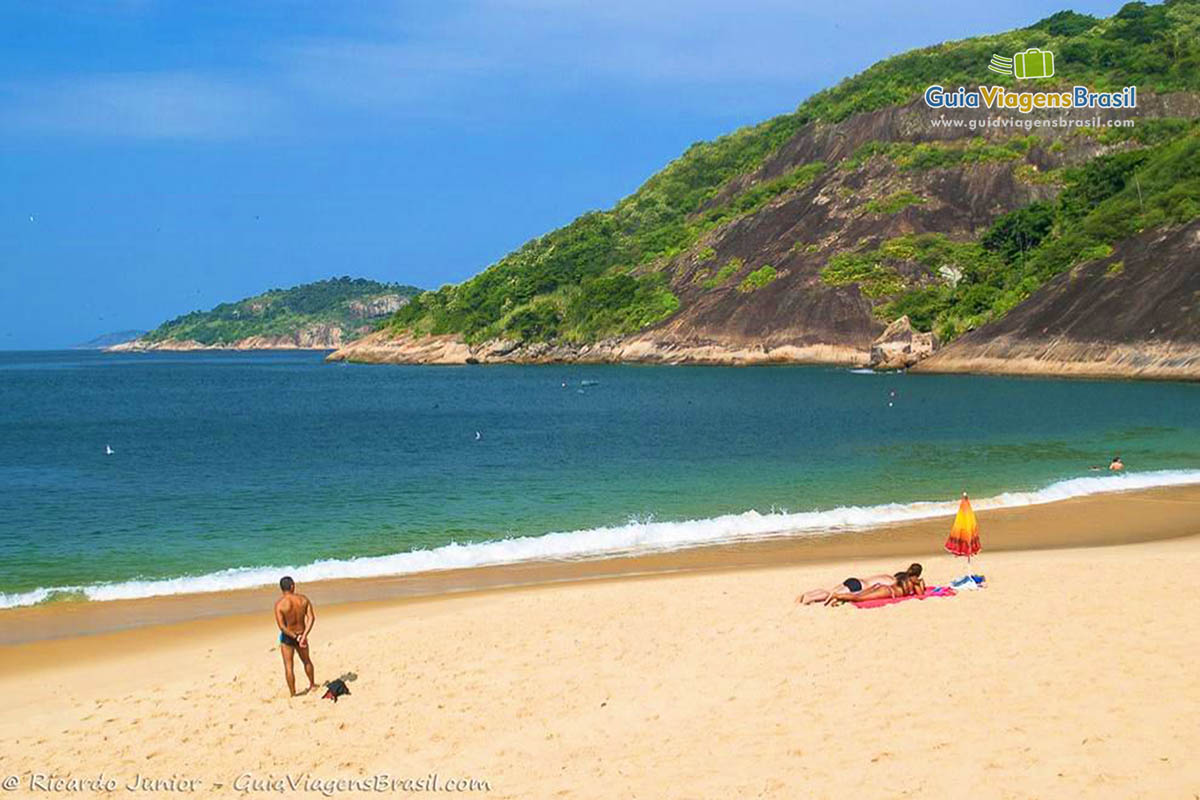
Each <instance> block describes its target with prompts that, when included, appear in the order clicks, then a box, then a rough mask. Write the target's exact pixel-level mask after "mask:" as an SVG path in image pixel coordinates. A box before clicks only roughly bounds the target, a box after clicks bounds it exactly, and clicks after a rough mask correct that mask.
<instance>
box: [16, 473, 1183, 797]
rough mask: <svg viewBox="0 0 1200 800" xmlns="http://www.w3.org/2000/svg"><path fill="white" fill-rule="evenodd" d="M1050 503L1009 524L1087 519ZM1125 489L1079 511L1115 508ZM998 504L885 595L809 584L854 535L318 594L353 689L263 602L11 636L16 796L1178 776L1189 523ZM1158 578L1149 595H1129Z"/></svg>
mask: <svg viewBox="0 0 1200 800" xmlns="http://www.w3.org/2000/svg"><path fill="white" fill-rule="evenodd" d="M1125 499H1129V498H1125ZM1061 505H1062V506H1068V505H1070V506H1072V507H1074V506H1078V505H1080V504H1078V503H1071V501H1064V502H1063V503H1062V504H1061ZM1127 505H1128V506H1131V508H1130V509H1129V512H1128V516H1127V518H1128V519H1129V520H1134V521H1136V520H1139V519H1140V520H1142V521H1143V522H1145V521H1150V522H1151V523H1153V520H1154V519H1158V523H1153V524H1149V525H1145V524H1142V525H1140V526H1138V527H1137V529H1136V530H1131V531H1126V532H1125V533H1126V534H1129V533H1132V534H1134V535H1151V534H1153V533H1155V532H1156V529H1157V532H1158V533H1170V532H1172V531H1175V532H1178V533H1181V534H1185V533H1186V532H1191V533H1193V534H1196V533H1200V531H1198V530H1197V527H1198V525H1200V523H1198V520H1197V515H1196V514H1195V511H1196V509H1197V498H1195V497H1191V498H1184V497H1179V496H1177V497H1173V498H1172V497H1165V496H1164V497H1158V498H1148V499H1147V498H1140V499H1139V500H1138V501H1137V502H1130V503H1128V504H1127ZM1093 506H1094V504H1093ZM1172 506H1174V507H1175V509H1176V513H1174V514H1171V513H1165V516H1166V517H1174V518H1181V517H1186V522H1185V524H1184V525H1183V526H1182V527H1181V528H1178V529H1175V528H1173V527H1171V526H1167V528H1166V529H1164V528H1163V527H1162V524H1161V523H1164V522H1165V520H1164V519H1163V515H1164V512H1165V511H1169V509H1170V507H1172ZM1046 509H1047V507H1040V508H1032V509H1023V510H1025V511H1037V512H1039V513H1036V514H1033V515H1032V516H1030V517H1029V518H1027V519H1026V520H1024V522H1023V523H1022V522H1021V521H1019V520H1014V521H1013V524H1015V525H1017V526H1018V527H1020V526H1022V525H1024V526H1028V525H1029V524H1032V523H1045V524H1056V523H1057V522H1060V521H1063V520H1066V519H1067V518H1068V517H1070V516H1072V514H1067V515H1060V514H1057V513H1056V514H1054V515H1047V514H1046V513H1044V512H1045V511H1046ZM1111 511H1112V509H1111V508H1106V509H1100V508H1098V507H1093V508H1092V509H1091V510H1090V511H1088V512H1087V513H1086V514H1085V513H1083V512H1082V511H1081V510H1080V509H1079V508H1074V510H1073V512H1074V513H1073V515H1074V516H1076V517H1085V518H1086V519H1085V521H1090V522H1094V523H1100V522H1103V521H1104V519H1105V518H1106V516H1107V514H1109V513H1110V512H1111ZM982 526H983V528H982V533H983V536H984V547H985V551H984V553H983V554H982V555H981V557H980V558H979V559H978V561H977V564H976V566H977V569H978V571H980V572H982V573H984V574H986V575H987V576H988V579H989V581H988V582H989V586H988V588H987V590H986V591H976V592H962V593H959V594H958V595H957V596H955V597H950V598H945V599H936V600H928V601H924V602H909V603H903V604H900V605H895V606H889V607H885V608H882V609H870V610H862V609H856V608H853V607H848V606H843V607H841V608H825V607H822V606H819V605H818V606H799V605H796V604H795V603H794V602H793V598H794V597H795V595H796V594H797V593H798V592H800V591H803V590H805V589H808V588H812V587H813V586H827V585H830V583H831V582H832V581H836V580H838V579H840V578H841V577H842V576H844V575H847V574H856V573H858V574H861V572H859V570H867V569H878V568H880V567H885V566H891V565H890V564H888V563H887V562H881V561H880V560H879V558H880V557H878V556H869V555H863V554H861V553H860V554H857V555H855V556H853V557H850V558H841V557H839V559H835V560H833V561H830V562H826V561H813V562H810V563H793V564H770V565H763V566H762V568H731V569H714V570H708V571H692V572H684V573H675V574H672V575H668V576H660V575H654V576H646V575H642V576H636V575H627V576H625V577H623V578H621V579H617V580H580V581H573V582H567V583H558V584H546V585H540V586H537V587H532V588H528V589H524V590H520V591H501V590H491V591H477V592H473V593H466V594H459V595H449V596H441V597H432V598H425V599H422V600H411V599H410V600H378V601H375V602H366V603H349V604H343V605H322V602H323V601H322V599H321V597H320V596H317V597H316V598H315V599H316V601H317V604H318V621H317V626H316V628H315V629H314V634H313V645H312V652H313V660H314V662H315V665H316V680H317V683H318V685H320V684H321V683H322V682H324V681H328V680H331V679H333V678H334V677H343V678H344V679H345V680H348V681H349V686H350V688H351V695H350V696H349V697H344V698H342V700H341V702H339V703H337V704H336V705H335V704H333V703H330V702H328V701H325V700H322V699H321V696H320V692H319V691H318V692H313V693H310V694H307V695H305V694H301V695H299V696H296V697H291V698H289V697H288V696H287V692H286V689H285V687H284V685H283V680H282V674H281V672H282V671H281V669H280V658H279V647H278V645H277V643H276V640H275V637H274V636H272V629H273V624H272V621H271V619H270V614H269V606H268V607H267V609H266V610H265V611H264V610H263V609H259V611H258V613H255V614H243V615H239V616H235V617H224V618H219V619H207V620H200V621H194V622H185V623H177V624H173V625H161V626H157V627H148V628H140V629H136V630H126V631H120V632H116V633H108V634H102V635H99V636H95V637H86V638H84V637H76V638H71V639H59V640H54V641H43V642H34V643H31V644H25V645H18V646H12V647H7V648H0V652H2V653H3V654H4V658H2V659H0V691H2V692H4V694H5V696H6V697H7V698H8V702H7V703H6V704H5V709H4V711H3V712H2V713H0V743H3V747H4V752H5V753H6V754H9V753H11V754H12V757H11V758H8V759H7V761H6V763H7V766H8V769H7V770H6V773H7V774H8V775H9V776H11V780H13V781H15V782H14V783H9V784H6V789H14V790H24V789H26V788H28V789H30V791H29V792H28V796H32V795H33V794H35V793H37V794H40V793H44V792H41V791H35V790H34V789H33V787H32V785H31V784H32V783H33V782H34V780H35V778H36V776H46V775H53V776H58V777H59V778H62V779H64V780H70V779H75V780H85V779H88V778H94V777H95V776H96V775H97V774H103V775H104V776H105V777H106V778H111V779H113V780H115V781H117V782H118V785H119V786H125V785H128V784H129V783H130V782H132V781H136V780H145V781H170V780H176V781H180V782H188V784H189V785H190V786H192V787H193V791H198V792H201V793H204V794H207V795H209V796H214V797H226V796H228V797H245V796H246V795H247V793H248V791H247V790H246V788H245V787H246V785H247V784H246V781H247V780H262V781H267V782H268V783H269V782H270V781H273V780H274V781H282V782H283V783H284V784H286V783H287V782H289V781H291V780H300V781H305V780H308V779H313V780H315V781H317V782H318V785H323V786H336V785H348V786H352V787H353V786H355V784H353V783H352V782H353V781H356V780H358V781H362V780H363V779H370V778H371V777H372V776H378V775H385V776H393V777H397V778H401V779H416V778H419V777H421V776H427V775H430V774H432V773H436V774H438V775H440V776H442V777H443V778H451V779H461V778H472V779H477V780H481V781H485V782H486V783H487V789H486V790H485V791H484V792H480V793H478V794H481V795H482V796H488V797H496V798H511V799H512V800H517V798H527V797H555V796H561V797H571V798H581V799H582V798H589V799H590V798H596V799H597V800H600V798H605V799H606V798H610V797H612V796H614V794H618V795H624V794H630V795H636V796H639V797H640V796H642V789H645V788H646V787H652V788H651V789H650V791H651V792H652V794H653V796H656V797H663V798H672V799H674V798H678V800H684V798H695V797H754V796H760V797H768V798H791V797H795V796H797V794H802V795H804V796H812V797H840V796H843V795H846V794H851V793H853V794H858V793H862V792H875V793H878V792H879V788H878V787H880V786H886V787H898V789H899V791H898V792H897V793H896V796H904V797H917V796H942V795H953V793H954V792H956V791H958V792H960V791H961V788H962V787H963V786H972V787H974V788H973V789H972V791H973V793H974V794H977V795H979V796H981V797H997V798H999V797H1006V798H1007V797H1047V796H1067V797H1095V798H1110V797H1111V798H1114V800H1115V798H1122V800H1124V798H1134V797H1137V798H1143V797H1144V798H1159V797H1183V796H1191V795H1192V794H1193V793H1194V791H1195V788H1196V787H1197V786H1198V785H1200V766H1198V765H1197V762H1196V760H1195V759H1194V758H1193V757H1192V754H1193V752H1194V750H1195V748H1196V747H1197V746H1200V728H1198V727H1197V726H1196V725H1195V723H1194V720H1195V719H1196V715H1197V714H1200V696H1197V694H1196V692H1195V679H1194V677H1193V674H1194V670H1193V669H1192V665H1193V664H1194V661H1195V659H1196V658H1197V657H1200V624H1198V623H1200V618H1197V617H1196V615H1194V614H1188V613H1186V612H1184V613H1180V612H1178V611H1174V610H1172V609H1171V608H1170V607H1169V605H1164V602H1163V599H1162V598H1163V597H1164V596H1165V597H1168V598H1170V597H1184V598H1186V597H1187V596H1188V595H1187V593H1188V591H1190V589H1191V585H1190V581H1191V578H1190V575H1192V574H1194V573H1195V571H1196V570H1197V569H1200V535H1191V536H1186V535H1185V536H1184V537H1183V538H1175V539H1170V540H1162V541H1145V542H1140V543H1133V544H1116V545H1115V546H1111V547H1105V546H1076V547H1070V548H1067V549H1062V548H1045V549H1038V550H1036V551H1034V550H1027V549H1020V548H1021V547H1022V543H1021V542H1019V541H1005V532H1004V531H1002V530H1001V527H1002V524H1001V523H1000V522H998V521H997V520H996V519H994V518H993V519H984V520H983V521H982ZM1108 527H1109V529H1110V531H1109V532H1110V533H1111V532H1113V531H1112V528H1113V526H1108ZM944 532H945V531H944V530H941V531H939V534H941V535H942V536H944ZM1046 541H1047V540H1045V539H1042V540H1040V541H1038V542H1036V543H1035V544H1036V545H1045V544H1046ZM937 546H940V538H939V543H938V545H937ZM1010 547H1011V548H1013V549H1006V548H1010ZM997 549H1000V552H997ZM906 561H907V559H906V560H905V562H906ZM925 567H926V576H927V577H928V579H929V580H930V582H933V583H945V582H946V581H948V580H949V579H950V578H951V577H952V576H953V575H957V574H960V573H961V572H962V571H963V569H964V567H965V564H964V563H963V562H962V561H961V560H960V559H954V558H952V557H951V556H949V555H943V556H941V557H939V558H937V559H935V560H926V561H925ZM1149 583H1153V585H1154V586H1155V587H1156V590H1155V592H1147V591H1137V590H1136V589H1133V588H1132V586H1144V585H1148V584H1149ZM1131 584H1132V586H1131ZM301 588H302V589H303V588H304V587H301ZM1098 588H1099V589H1100V590H1098ZM312 593H313V594H314V595H315V594H316V592H315V591H313V592H312ZM301 685H303V684H301ZM864 715H867V716H869V717H870V720H869V722H868V723H863V724H856V723H853V722H850V723H848V722H847V721H848V720H854V719H859V718H862V717H863V716H864ZM314 754H315V755H314ZM239 781H241V783H239ZM997 781H1000V783H999V784H997V783H996V782H997ZM797 787H802V788H800V789H799V790H798V789H797ZM117 791H119V789H118V790H117ZM283 791H284V790H283V789H279V790H277V791H274V792H272V793H281V792H283ZM249 793H259V792H258V791H257V790H256V791H253V792H249ZM296 793H297V794H309V793H312V794H313V796H317V795H316V794H315V793H313V792H311V791H300V792H296ZM885 793H886V792H885ZM80 794H82V795H85V796H105V797H107V796H111V794H112V792H111V791H94V792H93V791H88V790H86V789H85V790H83V791H81V792H80ZM367 794H372V795H374V794H375V791H373V790H372V789H371V788H370V787H369V786H368V787H365V788H362V789H357V788H349V789H345V790H337V791H335V792H334V794H333V795H331V796H355V797H357V796H365V795H367ZM17 795H18V796H26V794H25V793H23V791H17Z"/></svg>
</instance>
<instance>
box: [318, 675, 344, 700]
mask: <svg viewBox="0 0 1200 800" xmlns="http://www.w3.org/2000/svg"><path fill="white" fill-rule="evenodd" d="M344 694H350V689H349V687H347V686H346V682H345V681H343V680H342V679H341V678H338V679H337V680H333V681H330V682H329V683H327V684H325V694H323V695H321V699H322V700H332V701H333V702H335V703H336V702H337V699H338V698H339V697H341V696H342V695H344Z"/></svg>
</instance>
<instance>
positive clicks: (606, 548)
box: [0, 470, 1200, 608]
mask: <svg viewBox="0 0 1200 800" xmlns="http://www.w3.org/2000/svg"><path fill="white" fill-rule="evenodd" d="M1197 483H1200V470H1161V471H1156V472H1135V473H1126V474H1123V475H1097V476H1091V477H1080V478H1071V479H1067V480H1062V481H1057V482H1055V483H1052V484H1050V485H1049V486H1046V487H1045V488H1043V489H1038V490H1036V491H1030V492H1005V493H1002V494H999V495H996V496H994V497H986V498H981V499H978V500H973V501H972V503H973V505H974V506H975V508H976V509H977V510H987V509H992V508H1012V507H1017V506H1031V505H1040V504H1043V503H1053V502H1057V501H1059V500H1067V499H1069V498H1072V497H1083V496H1086V495H1093V494H1102V493H1108V492H1122V491H1131V490H1134V489H1150V488H1155V487H1165V486H1184V485H1188V484H1197ZM957 507H958V501H957V499H956V500H953V501H949V502H932V501H930V502H915V503H887V504H883V505H876V506H841V507H838V508H833V509H829V510H825V511H806V512H799V513H789V512H782V511H780V512H771V513H768V514H760V513H758V512H757V511H746V512H744V513H741V514H727V515H724V516H720V517H712V518H709V519H696V520H683V521H671V522H665V521H664V522H658V521H654V520H643V521H630V522H629V523H626V524H625V525H618V526H612V527H604V528H593V529H590V530H579V531H568V532H560V533H547V534H543V535H540V536H521V537H515V538H511V539H501V540H496V541H491V542H477V543H474V544H456V543H451V544H447V545H443V546H441V547H435V548H431V549H428V550H412V551H408V552H404V553H395V554H392V555H386V556H366V557H362V558H351V559H329V560H324V561H316V562H313V563H311V564H305V565H296V566H289V565H274V566H264V567H245V568H238V569H227V570H220V571H218V572H212V573H208V574H206V575H192V576H181V577H178V578H166V579H155V580H131V581H121V582H114V583H103V584H95V585H91V586H58V587H52V588H38V589H33V590H31V591H27V592H15V593H11V594H4V593H0V608H14V607H17V606H28V605H36V604H39V603H47V602H54V601H56V600H61V599H64V598H70V599H86V600H93V601H104V600H132V599H137V598H144V597H156V596H161V595H172V594H192V593H198V592H219V591H228V590H230V589H249V588H256V587H260V586H267V585H270V584H273V583H275V582H276V580H278V578H279V576H280V575H281V574H284V573H287V574H290V575H292V576H293V577H294V578H295V579H296V580H297V581H300V582H309V581H318V580H328V579H333V578H377V577H385V576H396V575H407V574H412V573H418V572H431V571H436V570H449V569H464V568H470V567H483V566H494V565H498V564H512V563H516V562H522V561H548V560H568V559H584V558H597V557H603V556H619V555H628V554H634V553H646V552H655V551H664V550H677V549H681V548H685V547H694V546H697V545H708V544H719V543H726V542H738V541H748V540H757V539H768V538H777V537H787V536H822V535H830V534H836V533H838V532H839V531H847V530H863V529H867V528H873V527H877V526H880V525H886V524H889V523H896V522H909V521H913V520H920V519H929V518H933V517H943V516H950V515H952V514H953V513H954V512H955V510H956V509H957Z"/></svg>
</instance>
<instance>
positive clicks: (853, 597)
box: [825, 572, 925, 606]
mask: <svg viewBox="0 0 1200 800" xmlns="http://www.w3.org/2000/svg"><path fill="white" fill-rule="evenodd" d="M894 577H895V579H896V581H895V583H893V584H892V585H890V586H884V585H879V586H873V587H871V588H870V589H863V590H862V591H861V592H834V593H833V594H831V595H830V596H829V597H827V598H825V605H827V606H836V605H841V604H842V603H856V602H859V601H861V600H880V599H883V598H888V597H904V596H905V595H910V594H924V593H925V583H924V582H923V581H922V580H921V579H920V578H914V577H912V576H911V575H909V574H908V573H907V572H897V573H896V574H895V576H894ZM918 585H920V587H921V588H920V589H918V588H917V586H918Z"/></svg>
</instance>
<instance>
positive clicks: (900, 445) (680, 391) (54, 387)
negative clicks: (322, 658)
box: [0, 352, 1200, 606]
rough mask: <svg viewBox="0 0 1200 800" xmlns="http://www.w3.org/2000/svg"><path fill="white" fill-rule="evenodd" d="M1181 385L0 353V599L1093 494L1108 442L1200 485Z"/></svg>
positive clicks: (196, 584)
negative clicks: (1061, 491)
mask: <svg viewBox="0 0 1200 800" xmlns="http://www.w3.org/2000/svg"><path fill="white" fill-rule="evenodd" d="M585 382H586V383H587V385H584V383H585ZM564 383H565V384H566V386H565V388H564V386H563V384H564ZM893 392H894V393H895V394H894V395H893V394H892V393H893ZM1198 401H1200V386H1197V385H1193V384H1171V383H1136V382H1090V381H1055V380H1030V379H1008V378H996V377H973V376H908V375H894V374H889V375H874V374H860V373H855V372H852V371H849V370H845V369H835V368H817V367H770V368H754V369H730V368H709V367H646V366H542V367H520V366H506V367H461V368H459V367H396V366H355V365H349V366H344V365H326V364H324V363H323V361H322V356H321V354H316V353H225V354H198V353H187V354H149V355H145V354H141V355H135V354H120V355H118V354H103V353H92V352H46V353H0V487H2V488H0V563H2V564H3V569H2V570H0V595H2V596H0V606H12V605H18V604H24V603H29V602H40V601H45V600H47V599H60V598H63V597H71V596H87V597H91V598H94V599H106V598H109V597H123V596H141V595H147V594H162V593H170V592H176V591H194V590H197V589H211V588H222V587H225V586H238V585H255V584H261V583H265V582H269V581H270V580H271V579H272V577H273V576H275V575H276V573H277V568H289V569H292V570H293V571H297V572H298V574H299V575H301V576H304V577H307V578H308V579H311V578H313V577H332V576H334V575H343V574H344V575H357V574H387V573H398V572H400V573H402V572H405V571H410V570H412V569H418V568H430V567H433V568H437V567H442V566H458V565H470V564H475V563H490V562H494V561H504V560H512V559H518V558H528V557H570V556H578V555H588V554H595V553H602V552H606V551H610V550H630V549H638V548H652V547H664V546H679V545H683V544H688V543H696V542H702V541H712V540H721V539H728V538H736V537H740V536H760V535H770V534H775V533H778V532H779V531H781V530H786V529H796V528H800V529H812V530H830V529H833V530H836V529H838V528H840V527H844V526H846V525H851V524H854V525H859V524H868V523H870V522H872V521H877V520H878V519H882V518H885V517H887V516H888V514H896V513H901V514H907V513H911V512H912V508H914V507H913V506H911V505H909V504H911V503H913V502H914V501H923V500H934V501H951V500H953V499H954V498H955V497H956V496H957V494H958V493H959V492H960V491H961V490H963V489H966V490H968V491H969V492H970V493H971V494H972V495H973V496H974V497H979V498H984V497H987V496H992V495H997V494H999V493H1002V492H1031V491H1039V490H1046V487H1049V486H1051V485H1053V484H1056V482H1063V481H1071V480H1072V479H1077V478H1085V479H1089V480H1090V481H1091V482H1090V483H1089V482H1087V481H1085V482H1084V483H1071V484H1067V486H1068V487H1074V488H1072V489H1071V491H1076V490H1079V491H1093V490H1098V489H1103V488H1112V486H1108V485H1105V486H1101V485H1099V484H1097V483H1096V481H1095V478H1096V476H1100V475H1104V473H1099V472H1094V471H1091V470H1089V466H1090V465H1097V464H1107V462H1108V460H1109V459H1110V458H1111V457H1112V455H1113V454H1115V453H1118V452H1119V453H1120V454H1121V455H1122V456H1123V457H1124V459H1125V461H1126V463H1127V464H1128V465H1129V468H1130V473H1131V474H1130V475H1128V476H1126V478H1125V480H1127V481H1129V480H1132V481H1139V480H1140V481H1142V482H1143V483H1158V482H1163V481H1166V482H1172V481H1179V480H1200V472H1197V473H1192V472H1190V471H1193V470H1200V421H1198V417H1197V413H1196V412H1197V409H1198V408H1200V403H1198ZM889 403H891V405H890V406H889ZM477 431H478V432H479V434H480V437H479V438H478V439H477V438H476V432H477ZM106 446H111V447H112V449H113V450H114V451H115V452H114V453H113V454H112V455H106V454H105V447H106ZM1164 470H1169V471H1173V472H1170V473H1167V474H1166V476H1165V477H1164V476H1163V475H1161V474H1159V473H1160V471H1164ZM1180 471H1185V472H1180ZM1150 473H1154V474H1150ZM1109 480H1110V479H1108V478H1107V477H1104V478H1103V479H1102V482H1103V481H1109ZM1114 480H1120V479H1114ZM1080 487H1083V488H1082V489H1080ZM885 504H899V507H891V506H885ZM879 506H885V508H883V509H880V508H878V507H879ZM847 507H849V510H844V511H841V512H837V513H834V512H830V510H831V509H838V508H843V509H844V508H847ZM898 508H899V510H898ZM905 509H908V510H905ZM814 511H819V512H829V513H824V514H815V515H814V514H805V513H802V512H814ZM748 512H755V513H748ZM797 515H799V516H797ZM552 533H553V534H564V535H555V536H546V534H552ZM528 537H540V538H537V539H529V538H528ZM489 542H498V543H499V544H491V545H489V544H487V543H489ZM450 543H457V544H458V545H460V546H458V547H446V545H448V544H450ZM410 551H417V552H418V555H415V556H404V557H395V556H396V554H404V553H408V552H410ZM364 557H375V558H364ZM314 564H315V565H316V566H312V565H314ZM257 568H269V569H265V570H259V569H257ZM181 578H182V579H184V580H178V579H181Z"/></svg>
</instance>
